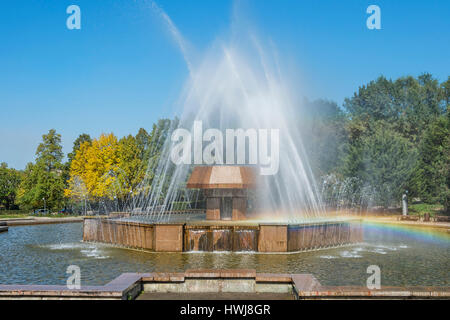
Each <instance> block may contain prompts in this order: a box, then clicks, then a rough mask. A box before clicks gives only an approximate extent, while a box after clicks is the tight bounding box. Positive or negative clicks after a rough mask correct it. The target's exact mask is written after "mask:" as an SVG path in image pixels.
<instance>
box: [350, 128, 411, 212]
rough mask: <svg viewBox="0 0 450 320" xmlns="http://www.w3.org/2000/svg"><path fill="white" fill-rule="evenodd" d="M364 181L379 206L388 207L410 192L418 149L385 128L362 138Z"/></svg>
mask: <svg viewBox="0 0 450 320" xmlns="http://www.w3.org/2000/svg"><path fill="white" fill-rule="evenodd" d="M361 146H362V150H361V152H362V168H363V171H360V172H359V173H358V176H359V177H360V178H361V181H363V182H364V184H368V185H369V186H371V187H372V190H373V192H374V194H373V195H374V199H373V200H374V201H375V204H376V205H382V206H383V207H385V208H387V207H388V206H389V205H391V204H392V203H396V202H398V199H400V198H401V195H402V193H403V192H404V191H405V190H406V189H408V181H409V179H410V176H411V174H412V172H413V171H412V170H413V168H414V165H415V162H416V158H417V150H416V149H415V148H414V146H413V144H412V143H411V142H409V141H408V140H407V139H406V138H404V137H402V136H401V135H400V134H399V133H397V132H395V131H394V130H392V129H389V127H386V125H379V126H378V127H376V129H375V130H374V132H373V134H371V135H368V136H365V137H364V138H363V139H362V144H361Z"/></svg>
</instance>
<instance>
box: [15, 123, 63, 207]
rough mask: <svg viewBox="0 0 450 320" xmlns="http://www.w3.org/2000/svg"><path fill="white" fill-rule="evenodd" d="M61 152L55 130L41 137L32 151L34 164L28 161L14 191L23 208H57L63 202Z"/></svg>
mask: <svg viewBox="0 0 450 320" xmlns="http://www.w3.org/2000/svg"><path fill="white" fill-rule="evenodd" d="M62 159H63V152H62V147H61V135H59V134H57V133H56V131H55V130H53V129H52V130H50V131H49V132H48V134H46V135H43V136H42V143H40V144H39V146H38V148H37V150H36V163H35V164H33V163H29V164H28V165H27V167H26V169H25V172H24V175H23V180H22V182H21V184H20V188H19V191H18V198H19V199H18V200H19V203H20V204H21V206H22V207H23V208H27V209H32V208H39V207H44V204H45V205H46V207H47V208H50V209H59V208H61V207H62V206H63V204H64V186H65V180H64V176H63V169H64V168H63V164H62Z"/></svg>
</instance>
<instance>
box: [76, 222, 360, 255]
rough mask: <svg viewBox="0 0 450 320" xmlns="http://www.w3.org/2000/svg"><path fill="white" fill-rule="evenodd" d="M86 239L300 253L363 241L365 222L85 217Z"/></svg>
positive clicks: (157, 247)
mask: <svg viewBox="0 0 450 320" xmlns="http://www.w3.org/2000/svg"><path fill="white" fill-rule="evenodd" d="M83 240H84V241H93V242H102V243H110V244H114V245H119V246H124V247H130V248H138V249H144V250H149V251H155V252H192V251H194V252H197V251H200V252H212V251H236V252H242V251H250V252H268V253H277V252H278V253H282V252H298V251H308V250H316V249H322V248H330V247H337V246H342V245H346V244H351V243H358V242H362V241H363V232H362V226H361V221H360V220H345V221H327V222H315V223H300V224H283V223H280V224H274V223H272V224H268V223H249V222H240V223H236V222H229V223H226V222H224V221H208V222H184V223H142V222H133V221H124V220H113V219H85V220H84V225H83Z"/></svg>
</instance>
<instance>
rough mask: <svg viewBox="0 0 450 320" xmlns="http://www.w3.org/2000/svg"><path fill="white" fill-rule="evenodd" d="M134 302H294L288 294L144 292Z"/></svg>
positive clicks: (292, 297) (291, 295) (292, 296)
mask: <svg viewBox="0 0 450 320" xmlns="http://www.w3.org/2000/svg"><path fill="white" fill-rule="evenodd" d="M136 300H295V298H294V295H293V294H289V293H244V292H206V293H194V292H190V293H161V292H144V293H142V294H141V295H140V296H139V297H137V299H136Z"/></svg>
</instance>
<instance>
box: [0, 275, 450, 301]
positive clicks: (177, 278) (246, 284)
mask: <svg viewBox="0 0 450 320" xmlns="http://www.w3.org/2000/svg"><path fill="white" fill-rule="evenodd" d="M232 293H235V294H232ZM199 294H200V295H202V296H203V297H211V299H230V298H231V299H233V300H238V299H252V298H256V297H264V299H274V300H277V299H287V298H291V299H293V300H305V299H307V300H310V299H313V300H314V299H449V298H450V288H449V287H405V288H402V287H382V288H381V289H378V290H369V289H367V288H365V287H355V286H323V285H321V284H320V282H319V281H318V280H317V279H316V278H315V277H314V276H313V275H311V274H274V273H256V271H255V270H243V269H239V270H218V269H212V270H205V269H199V270H186V271H185V272H181V273H167V272H154V273H124V274H122V275H120V276H119V277H117V278H115V279H114V280H112V281H111V282H109V283H107V284H106V285H104V286H83V287H81V288H80V289H68V288H67V287H66V286H61V285H0V300H5V299H6V300H16V299H27V300H29V299H33V300H78V299H100V300H130V299H136V298H138V299H165V298H166V299H168V298H170V299H179V300H191V299H196V297H199ZM230 294H231V295H230Z"/></svg>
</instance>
